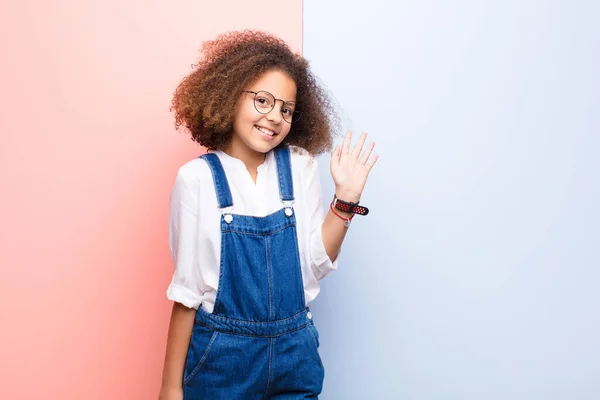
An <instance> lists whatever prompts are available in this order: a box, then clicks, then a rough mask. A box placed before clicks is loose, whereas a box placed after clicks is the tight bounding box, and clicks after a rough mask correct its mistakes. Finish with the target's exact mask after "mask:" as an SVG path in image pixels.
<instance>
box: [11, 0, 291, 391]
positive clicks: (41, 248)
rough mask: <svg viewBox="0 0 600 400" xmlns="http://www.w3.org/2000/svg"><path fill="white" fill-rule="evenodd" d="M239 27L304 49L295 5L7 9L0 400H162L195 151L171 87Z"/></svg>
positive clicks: (39, 4)
mask: <svg viewBox="0 0 600 400" xmlns="http://www.w3.org/2000/svg"><path fill="white" fill-rule="evenodd" d="M217 4H221V5H217ZM254 4H260V7H256V6H255V5H254ZM242 28H253V29H264V30H268V31H271V32H274V33H276V34H278V35H280V36H281V37H283V38H284V39H286V40H288V42H289V43H290V44H291V45H292V47H293V48H295V49H296V50H297V51H299V50H300V49H301V42H302V2H301V1H300V0H294V1H286V2H284V3H282V2H275V1H262V2H260V3H253V2H248V1H246V0H236V1H227V2H220V3H219V2H206V1H202V2H200V1H196V2H192V1H189V0H187V1H174V2H164V1H141V0H130V1H127V2H123V1H118V0H108V1H107V0H104V1H91V0H90V1H85V2H81V1H73V0H72V1H67V2H56V1H54V2H48V1H42V0H29V1H24V0H20V1H18V2H17V1H12V2H9V1H5V2H2V5H0V44H1V46H0V48H1V49H2V51H1V52H0V58H1V60H2V61H1V62H0V88H1V89H0V132H1V135H2V136H1V139H2V140H1V141H0V184H1V188H2V192H1V196H0V268H1V273H2V276H1V279H0V300H1V302H0V321H1V324H2V325H1V326H2V328H1V329H0V399H60V400H67V399H86V400H92V399H102V400H108V399H110V400H118V399H128V400H131V399H140V400H142V399H143V400H145V399H152V398H156V396H157V393H158V388H159V385H160V374H161V368H162V360H163V355H164V346H165V340H166V333H167V325H168V317H169V311H170V303H169V302H168V301H167V300H166V298H165V289H166V287H167V285H168V283H169V280H170V275H171V274H172V269H173V267H172V264H171V261H170V257H169V253H168V245H167V206H168V197H169V191H170V189H171V185H172V184H173V181H174V178H175V174H176V171H177V168H178V166H179V165H181V164H183V163H184V162H186V161H187V160H189V159H191V158H193V157H195V156H197V155H198V154H200V153H201V149H200V148H199V147H197V146H195V145H194V144H193V143H192V142H191V141H190V140H189V139H188V138H187V136H185V135H184V134H183V133H178V132H176V131H175V130H174V128H173V118H172V114H170V112H169V105H170V99H171V94H172V92H173V90H174V89H175V86H176V84H177V83H178V82H179V80H180V79H181V77H182V76H183V75H184V74H186V73H188V72H189V71H190V64H192V63H194V62H195V61H196V57H197V55H198V52H197V50H198V49H199V47H200V44H201V41H202V40H206V39H209V38H212V37H214V36H215V35H216V34H217V33H220V32H224V31H228V30H234V29H242Z"/></svg>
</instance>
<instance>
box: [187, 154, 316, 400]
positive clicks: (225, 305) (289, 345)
mask: <svg viewBox="0 0 600 400" xmlns="http://www.w3.org/2000/svg"><path fill="white" fill-rule="evenodd" d="M202 158H204V159H205V161H206V162H207V163H208V165H209V167H210V168H211V171H212V174H213V180H214V185H215V190H216V192H217V196H218V203H219V207H220V208H221V211H222V213H223V215H222V216H221V265H220V275H219V286H218V290H217V297H216V300H215V306H214V311H213V313H212V314H209V313H207V312H205V311H204V310H202V308H199V309H198V311H197V313H196V320H195V324H194V329H193V331H192V337H191V340H190V346H189V350H188V355H187V360H186V365H185V370H184V378H183V380H184V381H183V386H184V399H185V400H193V399H227V400H235V399H280V400H283V399H316V398H318V395H319V393H321V389H322V385H323V378H324V370H323V365H322V364H321V359H320V357H319V353H318V346H319V336H318V332H317V330H316V328H315V326H314V323H313V321H312V316H311V314H310V311H309V309H308V308H307V307H306V306H305V299H304V287H303V282H302V274H301V269H300V258H299V255H298V239H297V233H296V216H295V213H294V212H293V206H292V205H293V200H294V191H293V184H292V174H291V162H290V153H289V149H288V148H282V149H278V150H276V153H275V159H276V162H277V174H278V177H279V193H280V196H281V200H282V208H281V209H280V210H279V211H276V212H274V213H272V214H270V215H267V216H265V217H252V216H247V215H237V214H230V213H229V212H228V209H231V207H232V206H233V202H232V196H231V191H230V189H229V184H228V183H227V178H226V176H225V172H224V170H223V167H222V165H221V162H220V161H219V158H218V157H217V156H216V155H215V154H210V153H209V154H206V155H204V156H202Z"/></svg>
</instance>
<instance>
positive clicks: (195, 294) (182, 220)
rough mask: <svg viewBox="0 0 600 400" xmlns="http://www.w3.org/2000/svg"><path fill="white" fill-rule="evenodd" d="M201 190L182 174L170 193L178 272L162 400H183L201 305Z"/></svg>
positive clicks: (171, 239) (172, 288)
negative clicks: (190, 348)
mask: <svg viewBox="0 0 600 400" xmlns="http://www.w3.org/2000/svg"><path fill="white" fill-rule="evenodd" d="M197 210H198V188H197V187H196V186H194V184H193V183H188V182H187V181H186V179H185V178H184V176H183V175H182V174H181V172H180V173H179V174H178V175H177V179H176V180H175V186H174V187H173V190H172V192H171V201H170V211H169V247H170V250H171V258H172V259H173V264H174V265H175V272H174V274H173V279H172V281H171V284H170V285H169V288H168V289H167V297H168V298H169V299H170V300H173V302H174V304H173V309H172V311H171V321H170V323H169V333H168V336H167V349H166V355H165V363H164V367H163V376H162V385H161V390H160V395H159V399H160V400H175V399H176V400H182V399H183V374H184V368H185V361H186V357H187V351H188V347H189V343H190V338H191V335H192V330H193V327H194V320H195V315H196V309H197V308H198V307H200V304H201V303H202V291H201V289H200V287H201V282H202V278H201V275H200V273H199V270H200V265H199V262H198V257H197V251H196V249H197V243H198V235H199V228H198V227H199V221H198V212H197Z"/></svg>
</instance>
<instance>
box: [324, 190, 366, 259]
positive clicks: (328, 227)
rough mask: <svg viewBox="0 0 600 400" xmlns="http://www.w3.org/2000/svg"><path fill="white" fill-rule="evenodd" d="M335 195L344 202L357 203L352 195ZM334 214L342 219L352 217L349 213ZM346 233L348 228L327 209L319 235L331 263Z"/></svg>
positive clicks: (356, 198)
mask: <svg viewBox="0 0 600 400" xmlns="http://www.w3.org/2000/svg"><path fill="white" fill-rule="evenodd" d="M336 192H337V191H336ZM336 195H337V197H338V198H341V199H343V200H346V201H351V202H358V197H357V196H355V195H352V194H348V193H337V194H336ZM328 207H329V206H328ZM335 212H336V213H338V214H339V215H341V216H342V217H344V218H350V217H352V214H351V213H347V212H343V211H340V210H336V211H335ZM346 232H348V227H347V226H346V225H345V221H344V220H343V219H341V218H340V217H338V216H337V215H335V214H334V213H333V212H332V211H331V209H329V211H328V212H327V215H326V216H325V220H324V221H323V225H321V235H322V237H323V245H324V246H325V251H326V252H327V255H328V256H329V259H330V260H331V261H333V260H335V259H336V258H337V255H338V253H339V252H340V248H341V247H342V242H343V241H344V238H345V237H346Z"/></svg>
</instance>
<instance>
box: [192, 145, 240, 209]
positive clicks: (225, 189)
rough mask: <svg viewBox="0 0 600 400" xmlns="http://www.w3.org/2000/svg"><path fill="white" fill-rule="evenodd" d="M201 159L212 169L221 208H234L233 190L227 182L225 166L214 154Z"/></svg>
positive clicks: (207, 154) (208, 154)
mask: <svg viewBox="0 0 600 400" xmlns="http://www.w3.org/2000/svg"><path fill="white" fill-rule="evenodd" d="M199 158H202V159H204V161H206V163H207V164H208V166H209V167H210V172H212V176H213V181H214V184H215V192H217V201H218V203H219V208H227V207H232V206H233V199H232V197H231V190H230V189H229V182H227V177H226V176H225V170H224V169H223V164H221V160H219V157H218V156H217V155H216V154H214V153H206V154H204V155H201V156H200V157H199Z"/></svg>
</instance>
